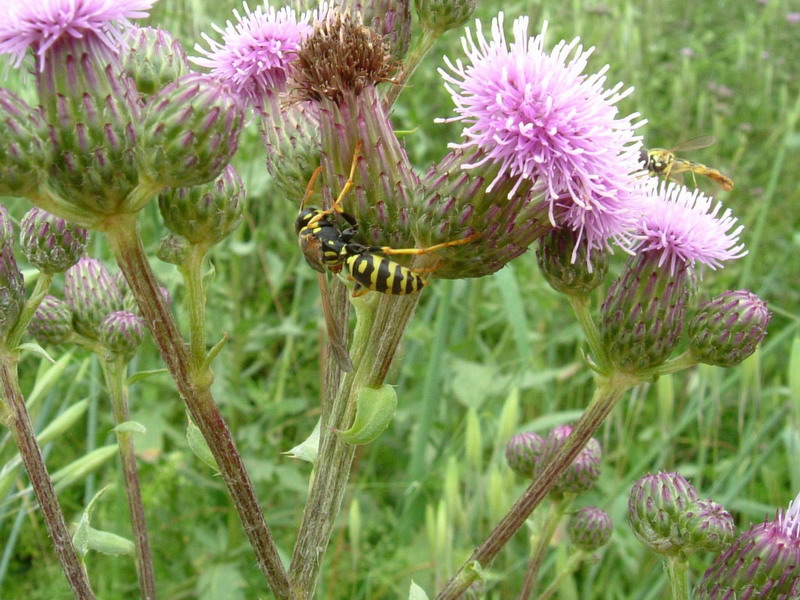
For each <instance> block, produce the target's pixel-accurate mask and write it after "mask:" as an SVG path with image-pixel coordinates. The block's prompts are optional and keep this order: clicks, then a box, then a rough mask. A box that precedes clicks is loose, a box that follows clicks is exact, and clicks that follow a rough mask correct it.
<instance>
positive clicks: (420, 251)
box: [370, 232, 481, 256]
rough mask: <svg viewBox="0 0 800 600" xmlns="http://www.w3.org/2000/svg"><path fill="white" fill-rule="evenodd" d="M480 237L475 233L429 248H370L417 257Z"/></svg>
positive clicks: (384, 252)
mask: <svg viewBox="0 0 800 600" xmlns="http://www.w3.org/2000/svg"><path fill="white" fill-rule="evenodd" d="M480 236H481V234H480V232H478V233H473V234H472V235H470V236H467V237H465V238H462V239H460V240H452V241H450V242H443V243H441V244H436V245H435V246H428V247H427V248H392V247H390V246H380V247H379V248H376V249H375V250H373V249H372V248H370V251H372V252H382V253H383V254H413V255H415V256H417V255H420V254H428V253H429V252H436V251H437V250H441V249H442V248H449V247H450V246H461V245H463V244H468V243H469V242H471V241H473V240H475V239H477V238H479V237H480Z"/></svg>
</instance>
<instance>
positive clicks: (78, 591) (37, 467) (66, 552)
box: [0, 349, 96, 600]
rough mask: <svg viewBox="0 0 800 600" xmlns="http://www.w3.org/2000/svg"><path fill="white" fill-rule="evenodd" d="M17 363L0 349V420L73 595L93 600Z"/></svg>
mask: <svg viewBox="0 0 800 600" xmlns="http://www.w3.org/2000/svg"><path fill="white" fill-rule="evenodd" d="M17 362H18V357H17V355H16V353H14V352H9V351H8V350H6V349H2V350H0V381H2V402H0V419H2V421H3V423H4V424H5V425H7V426H8V428H9V429H10V430H11V433H12V435H13V436H14V441H15V442H16V444H17V448H18V449H19V455H20V457H21V458H22V462H23V464H24V465H25V469H26V470H27V471H28V478H29V479H30V482H31V487H32V488H33V491H34V493H35V494H36V499H37V500H38V501H39V506H40V507H41V509H42V517H43V518H44V522H45V524H46V525H47V531H48V532H49V533H50V537H51V538H52V540H53V546H54V548H55V551H56V555H57V556H58V560H59V562H60V563H61V568H62V570H63V571H64V576H65V577H66V578H67V582H68V583H69V586H70V588H72V594H73V595H74V596H75V598H76V600H94V599H95V598H96V597H95V595H94V592H93V591H92V587H91V585H90V584H89V578H88V576H87V575H86V571H85V570H84V568H83V564H82V563H81V560H80V558H79V557H78V553H77V551H76V550H75V546H74V545H73V544H72V536H71V535H70V533H69V530H68V529H67V523H66V521H65V519H64V514H63V513H62V512H61V507H60V506H59V504H58V497H57V496H56V492H55V489H53V482H52V481H51V479H50V474H49V473H48V472H47V467H46V466H45V464H44V459H43V458H42V452H41V450H40V448H39V444H38V443H37V442H36V434H35V433H34V431H33V425H32V424H31V419H30V416H29V415H28V409H27V408H26V407H25V400H24V399H23V397H22V392H21V391H20V388H19V379H18V378H17Z"/></svg>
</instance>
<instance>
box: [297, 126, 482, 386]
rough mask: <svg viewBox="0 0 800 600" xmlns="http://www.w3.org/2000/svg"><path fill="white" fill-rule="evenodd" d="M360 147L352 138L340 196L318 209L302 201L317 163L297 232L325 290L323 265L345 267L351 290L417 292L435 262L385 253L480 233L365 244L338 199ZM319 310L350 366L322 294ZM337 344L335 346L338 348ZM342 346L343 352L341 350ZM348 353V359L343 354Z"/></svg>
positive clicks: (419, 250)
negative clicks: (412, 263)
mask: <svg viewBox="0 0 800 600" xmlns="http://www.w3.org/2000/svg"><path fill="white" fill-rule="evenodd" d="M360 150H361V142H360V141H359V142H358V143H357V144H356V148H355V152H354V154H353V164H352V165H351V167H350V174H349V176H348V179H347V181H346V182H345V185H344V187H343V188H342V191H341V193H340V194H339V196H338V198H336V200H335V201H334V202H333V204H332V205H331V207H330V208H328V209H325V210H323V209H320V208H315V207H310V208H303V206H305V203H306V201H307V200H308V198H309V197H310V196H311V192H312V190H313V186H314V181H315V180H316V178H317V176H318V175H319V173H320V171H321V170H322V167H319V168H317V170H316V171H314V175H312V177H311V180H310V181H309V184H308V188H307V189H306V195H305V197H304V198H303V204H302V205H301V209H300V213H299V214H298V215H297V219H296V220H295V232H296V233H297V236H298V241H299V244H300V249H301V250H302V251H303V256H304V257H305V260H306V262H307V263H308V264H309V266H311V268H312V269H314V270H315V271H317V272H318V273H319V277H320V286H321V289H322V290H326V289H327V286H326V285H325V287H322V286H323V285H324V283H323V282H324V279H325V275H324V273H325V271H326V270H328V271H331V272H333V273H340V272H341V271H343V270H344V271H345V272H346V273H347V277H348V279H350V280H351V281H354V282H355V287H354V288H353V296H354V297H357V296H361V295H363V294H366V293H368V292H371V291H375V292H381V293H383V294H393V295H404V294H413V293H415V292H419V291H420V290H421V289H422V288H423V287H425V286H426V285H427V283H428V282H427V281H426V279H425V278H424V277H423V276H422V275H423V274H424V273H430V272H431V271H434V270H436V268H437V267H436V266H434V267H426V268H419V267H416V268H411V267H404V266H403V265H401V264H400V263H397V262H395V261H393V260H391V259H389V258H386V256H387V255H400V254H402V255H417V256H418V255H422V254H428V253H431V252H435V251H437V250H441V249H443V248H449V247H451V246H460V245H461V244H466V243H469V242H471V241H472V240H474V239H476V238H477V237H479V236H480V233H475V234H472V235H470V236H468V237H465V238H462V239H459V240H453V241H450V242H444V243H441V244H436V245H435V246H429V247H427V248H391V247H389V246H367V245H364V244H361V243H359V242H356V241H354V238H355V237H356V236H357V235H358V221H357V220H356V218H355V217H354V216H352V215H350V214H349V213H347V212H345V211H344V210H343V209H342V202H343V201H344V198H345V197H346V196H347V193H348V192H349V191H350V190H351V189H352V187H353V185H354V178H355V171H356V166H357V165H358V157H359V154H360ZM335 215H338V216H339V217H340V218H341V219H343V220H344V222H345V223H346V226H345V227H344V228H340V227H339V226H337V224H336V223H335V220H334V219H335ZM322 302H323V310H324V312H325V318H326V324H327V328H328V334H329V336H330V337H331V342H332V344H331V345H332V347H333V348H334V352H336V353H337V357H339V358H338V360H339V364H340V366H342V368H343V370H345V369H344V366H345V365H349V367H350V369H351V370H352V363H351V362H350V359H349V357H347V351H346V350H345V349H344V345H343V344H341V342H340V341H339V340H341V336H340V335H339V334H338V328H337V327H336V324H335V323H333V322H332V319H331V318H330V307H329V304H328V300H327V298H323V301H322ZM337 345H338V346H339V349H337ZM342 351H343V352H344V356H341V354H342ZM345 357H346V358H347V360H346V362H345V361H344V360H343V359H344V358H345Z"/></svg>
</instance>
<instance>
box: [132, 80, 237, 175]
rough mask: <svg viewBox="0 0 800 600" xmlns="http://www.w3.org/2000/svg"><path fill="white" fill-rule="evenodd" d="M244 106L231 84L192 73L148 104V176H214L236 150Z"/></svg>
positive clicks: (143, 162)
mask: <svg viewBox="0 0 800 600" xmlns="http://www.w3.org/2000/svg"><path fill="white" fill-rule="evenodd" d="M243 123H244V109H243V107H242V105H241V103H240V102H239V101H238V100H237V98H236V97H235V96H234V95H233V94H231V93H229V92H228V90H227V89H226V88H225V86H223V85H221V84H220V83H219V82H217V81H215V80H213V79H211V78H210V77H207V76H204V75H198V74H196V73H190V74H188V75H184V76H183V77H181V78H180V79H178V80H177V81H175V82H174V83H171V84H170V85H168V86H167V87H165V88H164V89H162V90H161V91H159V92H158V93H157V94H156V95H155V96H153V97H152V98H151V99H150V101H149V103H148V104H147V106H146V107H145V115H144V124H143V133H142V143H141V152H140V155H139V160H140V166H141V170H142V175H144V176H145V177H146V178H148V179H149V180H150V181H151V182H153V185H154V186H163V187H166V186H171V187H188V186H192V185H197V184H199V183H205V182H206V181H211V180H212V179H214V178H215V177H217V176H218V175H219V174H220V173H221V172H222V170H223V169H224V168H225V165H227V164H228V163H229V162H230V160H231V157H232V156H233V154H234V153H235V152H236V148H237V144H238V137H239V133H240V132H241V129H242V125H243Z"/></svg>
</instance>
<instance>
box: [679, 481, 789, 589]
mask: <svg viewBox="0 0 800 600" xmlns="http://www.w3.org/2000/svg"><path fill="white" fill-rule="evenodd" d="M693 597H694V598H696V599H697V600H734V599H737V598H738V599H741V600H756V599H758V600H796V599H797V598H798V597H800V495H798V497H797V498H795V499H794V501H793V502H791V503H789V508H788V510H786V511H783V510H779V511H778V514H777V515H776V516H775V519H773V520H772V521H764V522H763V523H759V524H758V525H753V526H752V527H750V529H748V530H747V531H746V532H745V533H743V534H742V535H740V536H739V537H738V538H737V539H736V540H735V541H734V542H733V543H732V544H731V545H730V546H729V547H728V548H727V549H726V550H725V551H724V552H722V554H720V555H719V556H718V557H717V559H716V560H715V561H714V564H713V565H711V567H710V568H709V569H708V570H707V571H706V572H705V573H704V575H703V578H702V580H701V581H700V583H699V584H698V586H697V589H695V592H694V596H693Z"/></svg>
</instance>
